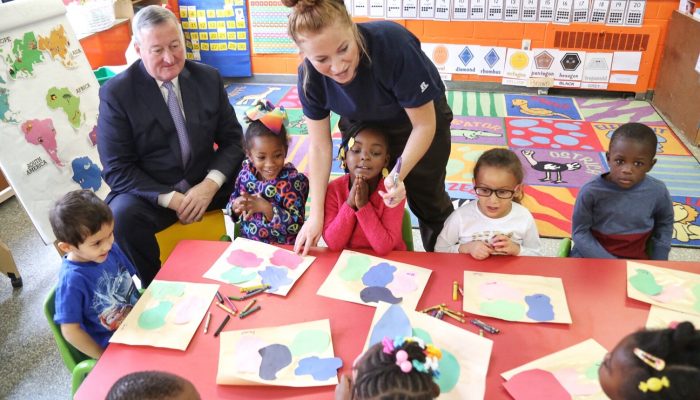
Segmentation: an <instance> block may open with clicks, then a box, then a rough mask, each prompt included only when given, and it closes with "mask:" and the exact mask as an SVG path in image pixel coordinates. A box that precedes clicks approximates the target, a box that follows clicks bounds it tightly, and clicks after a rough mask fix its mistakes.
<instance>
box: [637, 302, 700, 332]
mask: <svg viewBox="0 0 700 400" xmlns="http://www.w3.org/2000/svg"><path fill="white" fill-rule="evenodd" d="M683 321H690V322H692V323H693V325H694V326H695V328H696V329H700V315H693V314H686V313H684V312H680V311H675V310H670V309H668V308H663V307H659V306H655V305H652V306H651V308H649V316H648V317H647V323H646V325H645V327H646V328H647V329H666V328H675V327H676V326H677V325H678V324H679V323H681V322H683Z"/></svg>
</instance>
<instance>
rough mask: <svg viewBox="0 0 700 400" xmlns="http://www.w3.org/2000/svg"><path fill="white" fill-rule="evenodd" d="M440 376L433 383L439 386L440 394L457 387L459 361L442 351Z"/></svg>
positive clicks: (459, 370) (459, 371)
mask: <svg viewBox="0 0 700 400" xmlns="http://www.w3.org/2000/svg"><path fill="white" fill-rule="evenodd" d="M439 371H440V376H438V378H437V379H435V383H437V384H438V386H440V393H449V392H450V391H452V389H454V387H455V386H457V382H458V381H459V375H460V373H461V367H460V366H459V361H457V358H456V357H455V356H454V355H452V353H450V352H449V351H447V350H445V349H442V358H441V359H440V362H439Z"/></svg>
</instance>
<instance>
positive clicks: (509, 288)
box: [462, 271, 571, 324]
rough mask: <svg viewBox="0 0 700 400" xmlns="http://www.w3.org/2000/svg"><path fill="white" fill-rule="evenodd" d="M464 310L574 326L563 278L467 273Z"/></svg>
mask: <svg viewBox="0 0 700 400" xmlns="http://www.w3.org/2000/svg"><path fill="white" fill-rule="evenodd" d="M462 309H463V310H464V311H466V312H468V313H471V314H477V315H484V316H487V317H493V318H498V319H503V320H506V321H516V322H529V323H540V322H551V323H559V324H570V323H571V314H570V313H569V307H568V305H567V304H566V294H565V293H564V285H563V284H562V281H561V278H550V277H545V276H534V275H510V274H494V273H487V272H472V271H464V301H463V304H462Z"/></svg>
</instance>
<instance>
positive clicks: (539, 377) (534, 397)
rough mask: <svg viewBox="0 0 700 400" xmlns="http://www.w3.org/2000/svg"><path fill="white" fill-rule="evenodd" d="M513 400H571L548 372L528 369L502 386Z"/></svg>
mask: <svg viewBox="0 0 700 400" xmlns="http://www.w3.org/2000/svg"><path fill="white" fill-rule="evenodd" d="M503 387H505V388H506V390H507V391H508V393H510V395H511V396H513V398H514V399H515V400H542V399H547V400H571V395H570V394H569V392H567V391H566V389H565V388H564V386H562V384H561V383H559V381H558V380H557V378H556V377H555V376H554V375H553V374H552V373H551V372H549V371H545V370H541V369H529V370H527V371H523V372H520V373H518V374H515V375H513V376H512V377H511V378H510V379H509V380H508V381H507V382H505V383H504V384H503Z"/></svg>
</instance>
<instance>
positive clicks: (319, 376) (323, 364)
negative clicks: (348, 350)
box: [294, 356, 343, 381]
mask: <svg viewBox="0 0 700 400" xmlns="http://www.w3.org/2000/svg"><path fill="white" fill-rule="evenodd" d="M342 366H343V360H341V359H340V358H338V357H333V358H318V357H316V356H312V357H308V358H302V359H301V360H299V366H298V367H297V368H296V369H295V370H294V374H295V375H311V376H312V377H313V378H314V379H315V380H317V381H325V380H328V379H330V378H332V377H333V376H335V375H337V374H338V368H340V367H342Z"/></svg>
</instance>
